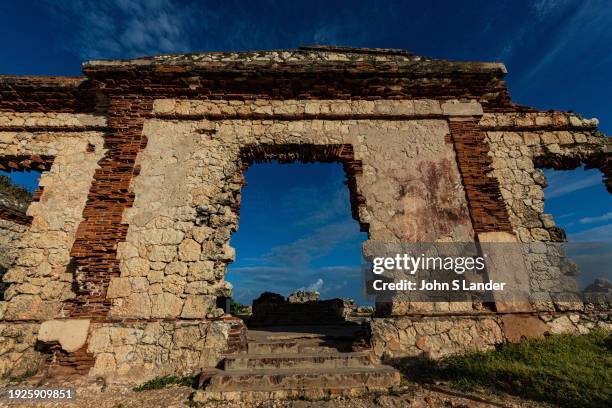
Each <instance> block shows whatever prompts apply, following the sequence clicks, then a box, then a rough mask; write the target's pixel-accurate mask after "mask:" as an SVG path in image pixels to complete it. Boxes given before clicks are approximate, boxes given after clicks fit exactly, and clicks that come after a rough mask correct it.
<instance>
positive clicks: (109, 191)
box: [69, 97, 152, 320]
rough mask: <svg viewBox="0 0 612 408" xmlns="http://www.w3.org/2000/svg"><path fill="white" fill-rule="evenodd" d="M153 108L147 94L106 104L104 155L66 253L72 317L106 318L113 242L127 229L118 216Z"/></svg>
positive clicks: (130, 198)
mask: <svg viewBox="0 0 612 408" xmlns="http://www.w3.org/2000/svg"><path fill="white" fill-rule="evenodd" d="M151 106H152V103H151V101H150V100H149V99H146V98H143V99H135V98H122V97H117V98H113V99H112V100H111V102H110V106H109V111H108V116H109V128H110V129H111V132H110V133H108V134H107V135H106V136H105V148H106V149H107V153H106V155H105V156H104V157H103V159H102V160H101V161H100V163H99V165H100V168H99V169H97V170H96V172H95V175H94V181H93V183H92V186H91V189H90V191H89V196H88V200H87V204H86V206H85V209H84V211H83V217H84V218H85V220H84V221H83V222H82V223H81V225H79V228H78V230H77V236H76V240H75V243H74V246H73V247H72V250H71V253H70V254H71V256H72V257H73V259H74V273H75V282H76V286H77V287H76V299H74V300H73V301H72V302H71V303H70V305H69V314H70V316H72V317H88V318H92V319H95V320H105V318H106V315H107V313H108V310H109V309H110V301H109V300H108V299H106V290H107V289H108V285H109V282H110V278H111V277H112V276H119V275H120V271H119V261H118V260H117V245H118V244H119V243H120V242H122V241H124V240H125V237H126V235H127V229H128V225H126V224H124V223H122V216H123V212H124V211H125V209H126V208H128V207H130V206H131V205H132V203H133V202H134V193H133V192H131V191H130V183H131V181H132V178H133V177H134V175H135V174H136V173H137V172H138V170H137V168H136V166H135V163H136V156H137V155H138V153H139V152H140V151H141V150H142V149H144V147H145V146H146V143H147V141H146V138H145V137H144V136H143V135H142V126H143V123H144V119H145V116H146V114H147V113H149V112H150V111H151Z"/></svg>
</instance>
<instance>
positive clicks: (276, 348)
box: [247, 341, 300, 354]
mask: <svg viewBox="0 0 612 408" xmlns="http://www.w3.org/2000/svg"><path fill="white" fill-rule="evenodd" d="M247 350H248V354H277V353H278V354H280V353H283V354H287V353H295V354H297V353H299V352H300V345H299V344H298V342H297V341H266V342H260V341H257V342H249V343H248V345H247Z"/></svg>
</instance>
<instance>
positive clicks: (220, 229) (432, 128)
mask: <svg viewBox="0 0 612 408" xmlns="http://www.w3.org/2000/svg"><path fill="white" fill-rule="evenodd" d="M205 62H206V61H205ZM247 63H252V62H249V61H247ZM438 68H440V69H441V68H444V67H443V66H437V65H435V64H434V65H433V68H431V67H430V69H438ZM113 69H118V70H119V71H122V70H124V69H127V70H128V72H131V71H130V70H133V69H142V70H143V72H141V73H139V74H138V75H141V77H142V78H141V79H137V80H134V79H133V76H132V75H128V76H127V78H124V77H122V75H123V74H122V73H119V74H113V73H112V72H111V73H109V74H107V73H106V71H107V70H110V71H112V70H113ZM147 69H148V68H146V67H145V68H133V67H131V66H128V67H127V68H124V67H122V66H120V67H119V68H116V67H115V66H111V67H110V68H109V67H107V66H106V65H104V64H102V65H100V66H96V65H95V64H94V65H92V66H91V67H89V68H87V67H86V69H85V72H86V74H87V75H88V76H90V77H93V78H97V79H96V80H97V81H101V82H104V83H105V84H106V85H105V90H104V92H102V91H101V90H99V89H98V90H95V86H94V85H93V83H90V82H87V81H85V82H82V81H81V80H75V79H62V80H60V81H57V80H47V81H48V82H44V81H43V80H38V79H31V78H30V79H23V80H22V79H19V80H15V79H10V80H9V81H8V83H9V84H10V86H7V85H6V84H5V85H4V88H2V89H9V90H10V91H11V92H13V93H17V94H18V96H19V98H15V97H14V95H12V94H11V93H10V92H6V93H3V96H4V97H5V99H4V102H2V103H0V111H1V112H0V164H2V165H3V166H4V167H5V168H12V169H22V168H27V166H33V165H36V166H39V167H40V168H41V169H42V170H43V174H42V177H41V182H40V187H41V189H39V192H38V193H37V194H36V196H37V199H36V200H35V202H33V203H32V205H30V207H29V208H28V210H27V217H29V218H28V223H27V224H24V225H20V228H21V230H20V231H22V232H21V233H22V234H23V235H22V237H21V239H20V240H19V244H18V247H19V248H18V249H19V251H18V252H19V255H18V256H17V258H16V260H15V262H14V266H13V267H12V268H11V269H10V270H9V272H8V273H7V274H6V276H5V278H4V281H5V282H6V283H8V284H10V287H9V288H8V289H7V291H6V294H5V301H4V302H2V303H1V308H0V312H1V313H0V315H1V316H0V317H2V322H0V339H1V340H0V341H1V342H2V343H1V347H0V372H3V373H13V374H15V373H19V372H21V373H23V372H26V371H28V370H31V369H32V368H34V367H37V366H41V367H45V369H49V368H61V369H69V370H76V371H77V372H80V373H83V374H86V373H89V374H91V375H102V376H109V377H116V376H125V377H130V378H136V377H142V376H146V377H153V376H156V375H161V374H168V373H177V372H184V373H189V372H191V371H193V370H194V369H197V368H198V367H205V366H214V365H216V363H217V362H218V361H219V359H220V356H221V353H223V352H224V351H227V349H228V348H230V349H231V348H233V347H238V348H239V347H241V345H242V343H241V339H242V337H243V335H244V327H242V326H241V325H240V323H239V322H238V321H236V320H235V319H232V318H228V317H225V316H223V313H222V310H220V309H219V308H218V307H217V298H218V297H226V296H229V295H230V294H231V285H230V284H229V283H228V282H225V281H224V275H225V272H226V266H227V264H228V263H229V262H231V261H233V259H234V257H235V253H234V250H233V248H232V247H231V245H230V238H231V233H232V232H233V231H235V230H236V228H237V227H238V219H239V208H240V193H241V188H242V187H243V185H244V179H243V176H242V173H243V171H244V170H245V168H247V167H248V166H249V165H250V164H251V163H253V162H258V161H269V160H273V159H276V160H280V161H295V160H300V161H312V160H314V161H335V162H340V163H342V164H343V166H344V169H345V172H346V175H347V181H348V186H349V188H350V190H351V204H352V209H353V215H354V218H355V219H356V220H357V221H358V222H359V223H360V225H361V226H362V229H363V230H364V231H367V232H368V241H367V242H365V243H364V249H366V250H367V247H368V245H369V243H371V242H372V243H377V242H378V243H380V242H383V243H388V242H402V241H408V242H410V241H425V242H427V241H429V242H431V241H473V240H474V239H479V240H483V239H485V240H486V234H490V233H500V232H501V233H504V234H510V236H514V237H516V240H518V241H521V242H530V241H549V240H556V239H558V237H559V230H558V229H556V228H554V224H553V221H552V220H551V218H550V217H548V216H545V215H543V214H542V212H543V193H542V187H541V186H542V183H543V182H542V175H541V173H540V171H539V170H538V169H537V168H538V167H548V166H551V167H554V168H567V167H571V166H574V167H575V166H576V165H577V164H576V163H578V164H580V163H586V164H588V165H592V166H594V167H598V168H600V169H602V171H603V172H604V173H605V175H606V176H607V177H608V179H607V180H608V183H609V175H610V164H609V157H610V156H609V154H610V142H609V140H610V139H606V138H604V137H603V135H601V134H598V133H597V132H596V124H595V123H594V122H592V121H589V120H583V119H581V118H580V117H579V116H577V115H573V114H565V113H560V112H537V111H534V110H525V111H521V109H519V108H517V107H515V106H514V105H512V104H511V103H510V102H509V100H508V99H507V91H505V87H504V85H503V81H501V80H499V79H497V80H492V79H491V78H490V77H486V78H485V79H479V77H477V76H474V75H472V74H469V75H468V77H460V78H458V79H456V78H454V77H453V75H456V74H446V75H449V76H450V77H451V78H454V79H451V80H442V81H440V82H436V81H435V80H434V81H430V82H433V83H429V82H427V81H426V82H425V83H426V85H424V84H423V83H419V82H418V80H414V79H410V81H413V82H410V81H409V84H408V85H406V84H403V85H402V84H401V83H400V84H399V85H398V84H397V83H395V84H394V87H393V86H389V88H386V90H383V91H380V90H377V91H372V89H378V88H376V86H380V85H370V88H368V87H367V86H364V84H363V83H362V82H363V81H364V80H362V82H358V81H356V80H355V82H356V83H357V85H358V86H356V85H355V84H353V83H351V81H352V79H346V83H342V82H341V81H342V80H343V79H342V78H343V77H342V76H340V77H338V74H333V75H332V79H333V82H326V81H329V79H326V78H325V77H324V76H321V77H319V78H318V79H316V80H314V81H313V83H312V84H309V83H308V80H302V82H301V83H302V84H303V85H304V86H305V87H308V86H311V87H312V88H310V89H311V91H310V92H311V95H310V96H308V97H304V96H303V95H301V94H300V97H296V96H297V95H296V94H292V93H291V92H292V89H293V88H291V87H286V81H289V79H283V78H281V79H278V75H277V77H276V79H273V80H271V81H281V82H282V81H285V87H284V88H283V87H282V84H281V86H279V84H277V83H274V82H272V84H273V86H272V85H270V84H266V83H265V81H266V80H265V79H261V78H259V79H258V80H257V81H253V82H249V81H251V80H250V79H248V78H250V77H248V75H247V79H246V80H243V82H242V83H241V85H240V86H242V87H247V88H248V87H249V86H251V87H252V89H250V90H249V92H251V93H252V95H251V96H250V97H248V96H247V97H246V98H245V97H239V98H236V97H233V98H229V97H227V98H225V97H222V98H219V99H208V98H207V97H204V98H199V97H194V95H199V93H198V92H200V93H201V94H204V95H206V93H205V92H204V91H202V90H201V89H200V88H205V87H207V86H208V87H209V88H210V89H211V90H213V91H214V89H213V88H215V86H216V87H220V86H221V85H220V84H221V83H222V81H219V82H215V80H214V79H210V80H209V82H206V81H203V80H201V79H198V77H197V76H196V77H189V78H188V79H182V80H174V79H169V78H173V77H169V76H167V75H166V76H165V77H164V79H163V81H161V82H159V83H157V82H155V81H156V80H159V79H155V75H157V74H155V75H154V74H153V73H151V72H149V71H147ZM275 69H280V70H281V71H282V68H273V70H275ZM169 72H170V75H176V76H177V77H179V78H180V77H181V76H180V69H177V68H174V71H173V70H172V69H170V71H169ZM162 75H163V73H162ZM208 75H209V76H210V75H213V76H214V74H210V73H208ZM427 75H432V73H431V71H427ZM470 75H472V76H470ZM495 75H498V74H495ZM349 77H350V76H349ZM147 78H149V79H147ZM194 78H195V79H194ZM338 78H341V79H338ZM375 79H376V77H375ZM377 79H378V81H376V80H373V81H372V83H374V84H377V83H378V84H379V82H380V78H377ZM19 81H23V82H24V83H25V84H26V85H27V86H25V88H24V85H23V84H22V83H21V82H19ZM146 81H148V82H146ZM173 81H174V82H173ZM181 81H184V82H181ZM292 81H295V80H292ZM304 81H305V82H304ZM415 81H416V83H415ZM5 82H7V81H5ZM143 83H146V84H147V85H146V86H144V85H143ZM223 86H225V87H226V88H224V89H222V90H221V91H218V90H217V92H220V94H221V95H226V94H230V93H231V92H232V91H235V90H230V89H228V88H231V87H232V85H231V84H230V85H228V84H225V83H224V84H223ZM325 86H327V88H326V87H325ZM342 86H345V87H346V88H349V90H348V91H347V90H346V89H344V90H343V93H342V92H339V90H338V89H334V87H338V88H341V87H342ZM317 87H318V88H317ZM91 88H94V91H92V89H91ZM194 88H196V89H199V90H198V91H193V89H194ZM279 89H282V90H283V91H278V90H279ZM364 89H366V90H367V89H370V90H369V91H364ZM397 89H400V95H394V96H393V98H391V97H389V96H385V92H391V93H393V92H397V91H396V90H397ZM485 91H488V92H485ZM209 92H211V91H210V90H209ZM243 92H244V91H243ZM270 92H272V93H273V92H285V93H287V94H283V95H278V94H277V95H266V94H267V93H270ZM296 92H297V91H296ZM302 92H304V90H302ZM363 92H379V93H380V94H379V95H377V96H376V97H374V98H369V99H368V98H365V97H364V96H363V95H359V93H363ZM401 92H404V93H405V94H404V95H403V96H402V95H401ZM49 95H51V96H49ZM177 95H179V96H180V97H179V96H177ZM347 95H348V97H347ZM350 95H353V96H352V97H350ZM485 95H486V96H485ZM82 112H86V113H82ZM2 222H5V223H6V222H11V221H10V220H9V221H7V220H3V221H2ZM423 225H427V228H422V227H423ZM536 258H537V257H536ZM536 261H537V259H536V260H534V261H533V262H527V263H528V265H532V264H533V265H535V264H536ZM529 268H531V269H530V271H529V273H530V279H531V281H532V282H533V284H534V285H539V284H540V283H541V282H542V280H543V279H542V278H541V275H539V273H540V271H538V270H537V268H535V269H534V268H532V267H531V266H529ZM547 273H548V272H547ZM545 306H546V307H544V306H542V307H541V308H540V310H541V311H543V313H541V314H540V317H539V318H535V320H534V319H533V318H529V316H531V315H533V313H531V314H527V315H525V314H522V315H520V316H519V315H500V314H496V313H495V312H494V311H493V310H485V311H481V312H480V313H478V314H475V312H474V311H473V310H455V311H453V312H452V313H451V312H449V310H448V309H441V310H431V311H429V313H423V312H421V313H420V314H418V315H415V313H414V310H413V309H411V308H410V305H406V304H402V303H401V302H396V303H394V304H392V305H391V308H390V309H387V310H385V311H384V312H385V314H386V315H387V317H380V318H375V319H374V321H373V323H372V325H371V332H372V333H371V334H372V343H373V347H374V352H375V354H376V355H377V356H379V357H384V358H401V357H410V356H415V355H418V354H421V353H427V354H429V355H430V356H433V357H437V356H441V355H446V354H449V353H457V352H462V351H466V350H469V349H486V348H490V347H492V346H494V345H495V344H499V343H501V342H503V341H506V340H508V339H511V340H517V339H520V336H521V330H522V328H524V329H525V330H524V331H527V332H532V333H533V332H536V333H541V332H543V331H545V330H547V331H552V332H567V331H577V330H580V331H584V330H588V329H589V328H592V327H595V326H597V325H601V324H605V323H602V322H601V319H599V320H597V319H594V318H593V317H592V316H589V315H586V314H584V313H582V312H580V311H574V312H572V314H567V313H566V314H558V313H557V312H555V311H554V310H555V305H554V304H551V303H550V302H549V303H548V304H546V305H545ZM557 309H558V308H557ZM432 313H433V315H432ZM58 319H59V320H58ZM62 319H68V320H62ZM46 321H51V322H52V323H53V324H52V325H49V324H48V323H45V324H47V326H45V328H44V330H42V329H41V323H43V322H46ZM82 322H86V324H81V323H82ZM50 326H53V327H50ZM517 328H518V329H517ZM62 331H63V332H70V331H72V332H74V333H76V334H75V337H79V336H80V337H82V338H81V339H80V341H74V339H67V338H63V337H62V336H61V334H60V333H61V332H62ZM517 333H518V334H517Z"/></svg>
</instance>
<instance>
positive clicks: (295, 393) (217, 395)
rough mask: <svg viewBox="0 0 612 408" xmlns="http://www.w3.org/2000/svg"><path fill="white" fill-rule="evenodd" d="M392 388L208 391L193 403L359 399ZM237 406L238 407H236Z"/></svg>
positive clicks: (196, 395) (204, 391)
mask: <svg viewBox="0 0 612 408" xmlns="http://www.w3.org/2000/svg"><path fill="white" fill-rule="evenodd" d="M389 388H390V387H370V386H367V387H334V388H331V387H325V386H323V387H319V388H298V389H296V388H292V389H283V390H250V391H208V390H197V391H196V392H195V393H194V394H193V401H195V402H199V403H206V402H208V401H226V402H228V403H232V406H241V405H242V404H244V403H261V402H262V401H269V400H282V399H306V400H318V399H326V398H336V397H358V396H361V395H365V394H368V393H384V392H387V391H389ZM234 404H236V405H234Z"/></svg>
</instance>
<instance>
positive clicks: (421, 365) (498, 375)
mask: <svg viewBox="0 0 612 408" xmlns="http://www.w3.org/2000/svg"><path fill="white" fill-rule="evenodd" d="M402 372H403V374H404V375H405V376H406V377H407V378H408V379H409V380H411V381H416V382H429V383H431V382H436V381H446V382H449V383H450V385H452V386H454V387H457V388H459V389H463V390H476V389H482V388H484V389H486V390H487V391H490V392H504V393H507V394H511V395H517V396H519V397H522V398H527V399H532V400H536V401H544V402H548V403H552V404H555V405H558V406H560V407H568V408H569V407H592V408H594V407H610V406H612V334H611V333H609V332H607V331H593V332H591V333H589V334H585V335H557V336H550V337H547V338H544V339H541V340H539V339H538V340H529V341H525V342H522V343H519V344H504V345H502V346H500V347H499V348H498V349H497V350H494V351H490V352H478V353H471V354H467V355H464V356H457V357H448V358H445V359H442V360H441V361H432V360H427V359H420V360H418V361H416V362H412V364H403V365H402Z"/></svg>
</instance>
